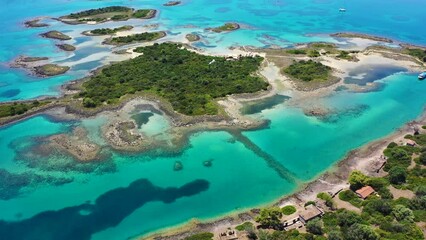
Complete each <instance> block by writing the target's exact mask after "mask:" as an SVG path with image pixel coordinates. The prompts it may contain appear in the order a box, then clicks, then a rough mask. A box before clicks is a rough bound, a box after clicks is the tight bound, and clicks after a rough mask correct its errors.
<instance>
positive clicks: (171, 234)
mask: <svg viewBox="0 0 426 240" xmlns="http://www.w3.org/2000/svg"><path fill="white" fill-rule="evenodd" d="M424 125H426V108H425V109H424V114H423V115H422V116H421V117H419V118H418V119H417V120H415V121H412V122H409V123H407V124H406V125H404V126H402V127H401V128H399V129H398V130H397V131H396V132H394V133H392V134H390V135H389V136H386V137H384V138H382V139H379V140H376V141H373V142H371V143H369V144H367V145H365V146H363V147H360V148H358V149H355V150H353V151H351V152H349V153H348V154H347V155H346V157H344V158H343V159H342V160H341V161H339V162H338V163H337V164H336V165H335V167H334V168H331V169H329V170H327V171H325V172H323V173H320V174H319V176H318V177H315V178H314V179H315V180H313V181H311V182H309V183H307V184H305V185H303V186H301V187H300V188H298V189H297V190H295V191H294V192H293V193H292V194H289V195H287V196H283V197H282V198H280V199H279V200H276V201H274V202H273V203H271V204H269V205H272V206H285V205H289V204H290V205H302V206H303V205H304V204H305V203H306V202H308V201H312V200H314V199H315V198H316V196H317V194H318V193H320V192H328V193H333V194H334V193H336V192H338V191H339V190H341V189H342V188H348V186H349V183H348V182H347V179H348V177H349V174H350V173H351V172H352V171H354V170H359V171H361V172H363V173H364V174H366V175H368V176H382V175H383V170H381V171H380V172H377V169H378V168H379V167H378V166H379V164H378V163H379V161H378V159H380V156H381V155H382V154H383V151H384V149H386V147H387V146H388V144H389V143H391V142H399V143H400V144H402V142H403V139H404V136H405V135H407V134H412V133H413V129H414V128H415V127H416V126H417V127H418V126H424ZM258 213H259V209H258V208H252V209H247V210H243V211H241V212H236V213H235V212H234V213H229V214H225V215H224V216H223V217H219V218H216V219H213V220H211V221H200V220H198V219H193V220H191V221H190V222H188V223H185V224H182V225H180V226H176V227H171V228H168V229H164V230H160V231H157V233H149V234H146V235H142V236H140V237H138V238H137V239H139V240H175V239H184V238H186V237H189V236H192V235H194V234H197V233H202V232H217V230H218V229H222V230H223V229H228V228H234V227H235V226H237V225H240V224H242V223H244V222H247V221H254V218H255V216H256V215H257V214H258Z"/></svg>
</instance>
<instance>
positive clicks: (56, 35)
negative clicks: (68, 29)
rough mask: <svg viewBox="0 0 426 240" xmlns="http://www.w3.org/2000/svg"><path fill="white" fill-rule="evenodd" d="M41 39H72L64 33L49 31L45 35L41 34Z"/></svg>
mask: <svg viewBox="0 0 426 240" xmlns="http://www.w3.org/2000/svg"><path fill="white" fill-rule="evenodd" d="M41 36H42V37H45V38H52V39H57V40H71V39H72V38H71V37H70V36H68V35H66V34H64V33H61V32H59V31H49V32H46V33H42V34H41Z"/></svg>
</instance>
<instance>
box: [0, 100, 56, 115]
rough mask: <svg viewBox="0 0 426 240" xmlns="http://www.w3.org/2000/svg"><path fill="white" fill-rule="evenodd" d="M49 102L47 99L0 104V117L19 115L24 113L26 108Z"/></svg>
mask: <svg viewBox="0 0 426 240" xmlns="http://www.w3.org/2000/svg"><path fill="white" fill-rule="evenodd" d="M47 103H49V102H48V101H41V102H39V101H37V100H35V101H32V102H25V103H24V102H22V103H17V102H14V103H9V104H0V118H3V117H9V116H15V115H21V114H24V113H26V112H27V111H28V110H30V109H32V108H35V107H39V106H42V105H45V104H47Z"/></svg>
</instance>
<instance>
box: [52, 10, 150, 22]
mask: <svg viewBox="0 0 426 240" xmlns="http://www.w3.org/2000/svg"><path fill="white" fill-rule="evenodd" d="M155 14H156V10H153V9H139V10H136V11H135V10H134V9H133V8H129V7H122V6H111V7H104V8H97V9H90V10H86V11H82V12H78V13H71V14H69V15H66V16H63V17H61V18H60V19H61V20H62V21H64V22H65V23H71V24H78V23H82V22H88V21H96V22H105V21H108V20H112V21H124V20H128V19H130V18H153V17H154V16H155ZM70 19H71V20H70Z"/></svg>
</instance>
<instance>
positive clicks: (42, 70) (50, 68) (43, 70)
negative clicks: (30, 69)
mask: <svg viewBox="0 0 426 240" xmlns="http://www.w3.org/2000/svg"><path fill="white" fill-rule="evenodd" d="M69 69H70V67H68V66H59V65H57V64H45V65H41V66H36V67H34V72H35V73H36V74H37V75H39V76H43V77H51V76H56V75H60V74H64V73H66V72H67V71H68V70H69Z"/></svg>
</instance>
